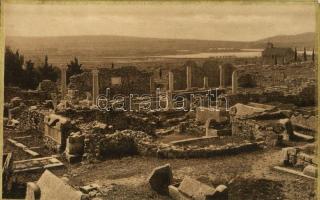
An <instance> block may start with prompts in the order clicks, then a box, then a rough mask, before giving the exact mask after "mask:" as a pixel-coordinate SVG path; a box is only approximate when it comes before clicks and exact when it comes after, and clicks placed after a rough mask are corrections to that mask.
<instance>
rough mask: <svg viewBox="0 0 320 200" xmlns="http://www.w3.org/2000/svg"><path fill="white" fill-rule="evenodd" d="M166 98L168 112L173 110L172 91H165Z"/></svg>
mask: <svg viewBox="0 0 320 200" xmlns="http://www.w3.org/2000/svg"><path fill="white" fill-rule="evenodd" d="M166 96H167V110H170V109H172V108H173V102H172V91H166Z"/></svg>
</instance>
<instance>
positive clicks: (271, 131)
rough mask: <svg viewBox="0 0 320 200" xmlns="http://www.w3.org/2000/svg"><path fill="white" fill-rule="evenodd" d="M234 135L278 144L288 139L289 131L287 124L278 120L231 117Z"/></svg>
mask: <svg viewBox="0 0 320 200" xmlns="http://www.w3.org/2000/svg"><path fill="white" fill-rule="evenodd" d="M231 123H232V126H231V127H232V135H237V136H242V137H246V138H248V139H254V140H258V141H265V142H266V144H267V145H270V146H276V145H279V144H281V143H282V141H283V140H284V139H286V140H288V138H289V137H290V136H289V133H287V130H286V128H285V126H283V125H281V124H280V123H279V122H278V121H277V120H256V119H236V118H234V117H231Z"/></svg>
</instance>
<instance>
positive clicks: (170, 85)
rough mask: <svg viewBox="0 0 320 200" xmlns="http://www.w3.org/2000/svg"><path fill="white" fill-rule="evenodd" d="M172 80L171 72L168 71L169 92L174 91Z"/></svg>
mask: <svg viewBox="0 0 320 200" xmlns="http://www.w3.org/2000/svg"><path fill="white" fill-rule="evenodd" d="M173 84H174V79H173V73H172V71H169V91H170V92H173V90H174V85H173Z"/></svg>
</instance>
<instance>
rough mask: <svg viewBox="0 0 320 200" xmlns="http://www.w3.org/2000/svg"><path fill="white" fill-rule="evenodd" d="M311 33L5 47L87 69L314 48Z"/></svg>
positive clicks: (42, 40)
mask: <svg viewBox="0 0 320 200" xmlns="http://www.w3.org/2000/svg"><path fill="white" fill-rule="evenodd" d="M314 35H315V34H314V33H304V34H299V35H288V36H286V35H283V36H274V37H270V38H266V39H263V40H258V41H253V42H238V41H214V40H192V39H159V38H140V37H130V36H108V35H102V36H60V37H17V36H14V37H6V46H10V47H11V48H12V49H14V50H16V49H19V51H20V52H21V53H22V54H23V55H24V56H25V58H26V59H31V60H32V61H33V62H35V63H40V62H42V61H43V59H44V56H45V55H48V57H49V62H50V63H53V64H55V65H59V64H65V63H67V62H69V61H70V60H71V59H73V57H75V56H76V57H78V58H79V59H80V61H81V62H82V63H84V64H85V65H86V66H96V65H104V64H106V63H111V62H123V60H124V59H127V61H128V58H129V60H130V61H133V59H137V57H140V58H141V57H145V56H159V55H176V54H190V53H200V52H217V51H239V49H250V48H251V49H253V48H259V49H262V48H264V47H265V46H266V43H267V42H273V43H274V44H275V46H285V47H297V48H298V49H299V48H300V49H302V48H303V47H307V48H313V46H314V45H313V44H314Z"/></svg>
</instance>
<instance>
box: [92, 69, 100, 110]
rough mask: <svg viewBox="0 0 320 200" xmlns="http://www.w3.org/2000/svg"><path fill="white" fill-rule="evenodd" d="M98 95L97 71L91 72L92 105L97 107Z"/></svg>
mask: <svg viewBox="0 0 320 200" xmlns="http://www.w3.org/2000/svg"><path fill="white" fill-rule="evenodd" d="M98 95H99V70H97V69H94V70H92V104H93V105H97V97H98Z"/></svg>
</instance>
